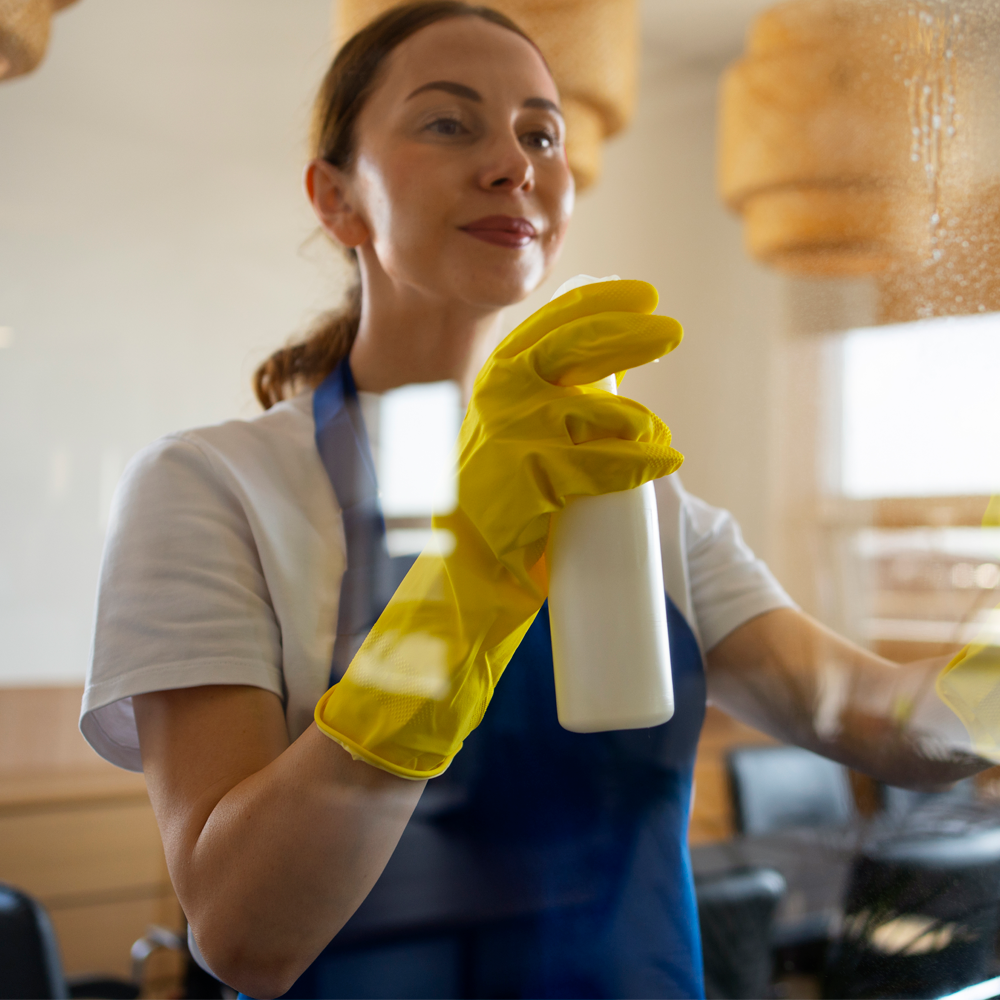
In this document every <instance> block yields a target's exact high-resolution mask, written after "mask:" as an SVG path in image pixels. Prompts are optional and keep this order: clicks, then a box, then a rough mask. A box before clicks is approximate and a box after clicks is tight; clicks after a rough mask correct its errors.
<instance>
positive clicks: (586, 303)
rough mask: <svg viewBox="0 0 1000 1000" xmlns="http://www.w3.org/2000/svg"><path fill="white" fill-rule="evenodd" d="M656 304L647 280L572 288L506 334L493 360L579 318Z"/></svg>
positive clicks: (640, 309)
mask: <svg viewBox="0 0 1000 1000" xmlns="http://www.w3.org/2000/svg"><path fill="white" fill-rule="evenodd" d="M659 301H660V296H659V293H658V292H657V291H656V289H655V288H654V287H653V286H652V285H651V284H649V282H647V281H631V280H619V281H598V282H595V283H594V284H592V285H583V286H582V287H581V288H574V289H572V290H571V291H568V292H566V294H565V295H560V296H559V298H558V299H556V300H555V301H554V302H550V303H548V304H547V305H544V306H542V308H541V309H539V310H537V311H536V312H534V313H532V314H531V315H530V316H529V317H528V318H527V319H526V320H525V321H524V322H523V323H522V324H521V325H520V326H518V327H517V328H516V329H515V330H514V331H513V332H511V333H510V334H508V335H507V337H506V338H505V339H504V340H503V341H502V342H501V344H500V346H499V347H497V349H496V350H495V351H494V352H493V357H495V358H513V357H515V356H516V355H518V354H520V353H521V352H522V351H524V350H527V349H528V348H529V347H531V346H532V345H533V344H535V343H537V342H538V341H539V340H540V339H541V338H542V337H544V336H545V334H547V333H549V332H550V331H551V330H555V329H557V328H558V327H560V326H565V325H566V324H567V323H571V322H572V321H573V320H576V319H580V318H581V317H583V316H593V315H595V314H596V313H604V312H628V313H651V312H652V311H653V310H654V309H655V308H656V305H657V303H658V302H659Z"/></svg>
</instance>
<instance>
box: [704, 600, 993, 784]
mask: <svg viewBox="0 0 1000 1000" xmlns="http://www.w3.org/2000/svg"><path fill="white" fill-rule="evenodd" d="M945 662H946V660H944V659H941V660H926V661H921V662H920V663H912V664H896V663H892V662H891V661H889V660H885V659H883V658H882V657H879V656H876V655H875V654H874V653H870V652H868V651H867V650H864V649H861V648H859V647H858V646H855V645H854V644H853V643H850V642H848V641H847V640H846V639H843V638H841V637H840V636H838V635H836V634H835V633H833V632H831V631H830V630H829V629H827V628H825V627H824V626H822V625H820V624H819V623H818V622H816V621H814V620H813V619H811V618H809V617H808V616H807V615H804V614H802V613H801V612H799V611H796V610H793V609H790V608H782V609H779V610H776V611H771V612H768V613H767V614H764V615H760V616H759V617H757V618H754V619H751V620H750V621H749V622H747V623H745V624H744V625H742V626H741V627H740V628H738V629H736V630H735V631H734V632H732V633H731V634H730V635H729V636H727V637H726V638H725V639H723V640H722V642H720V643H719V644H718V645H717V646H716V647H715V648H714V649H712V650H711V651H710V652H709V654H708V657H707V667H708V671H707V673H708V693H709V699H710V700H711V701H712V703H713V704H716V705H718V706H719V707H720V708H722V709H723V710H725V711H726V712H728V713H729V714H731V715H733V716H735V717H736V718H739V719H741V720H742V721H744V722H747V723H749V724H750V725H752V726H755V727H756V728H757V729H760V730H762V731H763V732H766V733H767V734H768V735H770V736H773V737H775V738H776V739H778V740H781V741H782V742H784V743H792V744H795V745H797V746H802V747H806V748H807V749H810V750H814V751H816V752H817V753H822V754H824V755H825V756H827V757H832V758H833V759H834V760H838V761H840V762H841V763H843V764H846V765H847V766H848V767H852V768H854V769H856V770H859V771H863V772H865V773H867V774H870V775H872V776H873V777H875V778H878V779H879V780H881V781H885V782H887V783H889V784H893V785H901V786H904V787H913V788H934V787H939V786H942V785H947V784H950V783H952V782H954V781H958V780H960V779H962V778H965V777H968V776H969V775H971V774H975V773H976V772H978V771H981V770H983V769H984V768H986V767H989V766H990V763H989V762H988V761H985V760H983V759H982V758H979V757H976V756H974V755H973V754H971V753H968V752H966V751H965V750H963V749H962V746H961V740H959V739H955V740H950V739H948V736H949V733H953V734H954V735H955V736H956V737H957V736H960V735H963V734H964V731H963V730H962V729H961V724H960V723H958V720H957V719H955V718H954V717H953V716H952V715H951V713H950V712H949V711H948V710H947V709H946V708H944V706H938V709H939V719H938V720H934V723H935V724H934V726H931V727H930V729H931V730H933V729H935V728H936V729H937V732H938V736H937V737H935V736H934V733H933V732H931V731H929V729H928V727H926V726H922V724H921V722H922V719H925V718H927V707H928V706H931V707H933V702H934V700H935V699H936V696H935V694H934V681H935V679H936V677H937V675H938V673H939V672H940V671H941V669H942V667H943V666H944V665H945ZM948 727H956V728H951V729H950V730H949V728H948Z"/></svg>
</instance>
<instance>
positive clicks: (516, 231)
mask: <svg viewBox="0 0 1000 1000" xmlns="http://www.w3.org/2000/svg"><path fill="white" fill-rule="evenodd" d="M459 228H460V229H461V230H462V231H463V232H466V233H468V234H469V235H470V236H475V237H476V239H477V240H483V241H485V242H486V243H493V244H494V245H495V246H500V247H510V248H511V249H514V250H517V249H519V248H520V247H526V246H527V245H528V244H529V243H530V242H531V241H532V240H533V239H534V238H535V237H536V236H537V235H538V233H537V232H536V231H535V227H534V226H533V225H532V224H531V223H530V222H529V221H528V220H527V219H515V218H513V217H511V216H509V215H488V216H486V218H484V219H477V220H476V221H475V222H470V223H469V224H468V225H467V226H460V227H459Z"/></svg>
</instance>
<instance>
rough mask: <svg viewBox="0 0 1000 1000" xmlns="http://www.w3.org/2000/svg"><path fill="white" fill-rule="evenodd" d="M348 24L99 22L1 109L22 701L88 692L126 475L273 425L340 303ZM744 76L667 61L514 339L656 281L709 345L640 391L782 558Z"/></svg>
mask: <svg viewBox="0 0 1000 1000" xmlns="http://www.w3.org/2000/svg"><path fill="white" fill-rule="evenodd" d="M279 11H280V14H279ZM328 23H329V4H328V2H327V0H296V2H295V3H287V2H286V3H280V4H279V3H278V2H277V0H212V3H204V2H201V0H145V2H143V3H141V4H139V3H135V2H134V0H86V2H85V3H81V4H79V5H77V6H74V7H72V8H70V9H69V10H67V11H66V12H65V13H63V14H60V15H59V16H58V17H57V19H56V21H55V31H54V36H53V42H52V46H51V48H50V51H49V55H48V57H47V59H46V62H45V64H44V65H43V66H42V68H41V70H40V71H38V72H37V73H35V74H32V75H31V76H29V77H26V78H24V79H22V80H17V81H13V82H10V83H5V84H4V85H3V86H0V143H2V146H0V328H6V329H8V330H10V331H13V332H12V334H9V335H4V336H0V345H3V344H7V346H0V462H2V470H3V471H2V475H0V684H8V685H9V684H41V683H52V682H60V681H75V680H79V679H80V678H81V677H82V676H83V673H84V670H85V666H86V662H87V657H88V647H89V636H90V627H91V614H92V606H93V598H94V588H95V581H96V577H97V570H98V563H99V558H100V550H101V545H102V541H103V529H104V519H105V517H106V512H107V508H108V503H109V500H110V493H111V490H112V489H113V486H114V483H115V481H116V480H117V476H118V474H119V473H120V470H121V467H122V465H123V464H124V462H125V461H126V460H127V459H128V457H129V456H130V455H131V454H133V453H134V452H135V450H136V449H138V448H139V447H141V446H142V445H143V444H145V443H147V442H148V441H150V440H152V439H154V438H156V437H158V436H159V435H161V434H164V433H167V432H169V431H171V430H175V429H178V428H183V427H187V426H192V425H197V424H203V423H207V422H211V421H216V420H220V419H224V418H227V417H230V416H239V415H249V414H250V413H252V412H254V409H255V407H254V404H253V401H252V396H251V392H250V389H249V376H250V374H251V372H252V370H253V368H254V366H255V363H256V362H257V361H258V360H259V359H260V358H262V357H263V356H264V355H265V354H266V353H267V352H268V351H269V350H270V349H272V348H273V347H274V346H275V345H276V344H277V343H279V342H280V341H282V340H283V339H284V338H285V337H287V336H288V335H290V334H292V333H294V332H296V331H298V330H301V329H302V327H303V326H304V325H305V323H306V322H307V321H308V319H309V317H310V316H311V315H313V314H314V312H315V311H316V310H317V309H320V308H323V307H325V306H328V305H329V304H331V303H332V302H333V301H335V299H336V298H337V295H338V292H339V287H340V280H341V277H342V273H343V272H342V269H341V268H340V266H339V264H338V262H337V260H336V258H335V257H334V256H333V255H332V253H331V252H330V251H328V250H326V249H325V248H324V247H323V245H322V243H321V242H319V241H315V242H313V243H311V244H306V241H307V239H308V237H309V236H310V234H311V233H312V232H313V225H312V220H311V215H310V213H309V210H308V207H307V206H306V204H305V202H304V199H303V198H302V196H301V194H300V172H301V165H302V162H303V159H304V136H305V131H306V120H307V112H308V105H309V102H310V99H311V95H312V92H313V89H314V87H315V85H316V83H317V82H318V80H319V77H320V76H321V74H322V71H323V69H324V67H325V64H326V61H327V59H328V56H329V49H328ZM674 56H676V53H675V54H674ZM718 68H719V63H717V62H716V63H712V62H707V63H690V64H687V65H685V64H682V63H678V62H677V61H676V58H674V61H671V62H669V63H668V62H667V61H665V59H664V57H663V56H662V53H661V52H659V50H656V51H651V52H650V53H648V54H647V59H646V63H645V67H644V71H643V72H644V75H643V84H642V98H641V101H640V107H639V112H638V115H637V117H636V120H635V122H634V124H633V125H632V128H631V130H630V131H629V132H628V133H627V134H626V135H624V136H623V137H621V138H619V139H618V140H616V141H615V142H613V143H612V144H610V145H609V147H608V149H607V161H606V169H605V175H604V179H603V180H602V182H601V184H600V185H599V187H598V188H597V189H595V190H594V191H593V192H590V193H587V194H585V195H583V196H582V197H581V199H580V201H579V207H578V214H577V218H576V220H575V222H574V228H573V231H572V234H571V241H570V244H569V246H568V248H567V251H566V254H565V257H564V259H563V261H562V262H561V264H560V267H559V268H558V271H557V273H556V274H555V275H554V276H553V278H552V280H551V281H550V282H548V283H547V285H546V287H545V288H544V289H540V290H539V292H538V293H537V294H536V295H535V296H534V297H533V298H532V301H531V302H529V303H525V304H524V305H523V307H522V308H521V309H519V310H511V311H510V315H509V321H510V323H511V324H513V323H514V322H515V321H516V320H517V318H518V317H519V316H520V315H524V314H525V313H526V311H528V310H529V309H530V308H533V307H534V305H536V304H538V303H540V302H541V301H544V299H546V298H547V297H548V295H549V294H551V291H552V290H554V288H555V287H556V285H557V284H558V283H559V282H561V281H562V280H563V279H564V278H565V277H568V276H569V275H571V274H575V273H578V272H580V271H587V272H589V273H592V274H596V275H601V274H607V273H611V272H615V273H618V274H621V275H623V276H633V277H641V278H645V279H647V280H650V281H652V282H654V283H655V284H656V285H657V287H658V288H659V289H660V292H661V299H662V307H661V308H662V311H664V312H669V313H671V314H673V315H675V316H677V317H678V318H679V319H680V320H681V321H682V322H683V323H684V325H685V328H686V330H687V336H686V339H685V341H684V344H683V345H682V347H681V348H680V349H679V350H678V351H677V352H676V353H675V354H674V355H673V356H671V357H669V358H668V359H666V360H665V361H663V362H662V363H661V364H659V365H651V366H648V367H647V368H646V369H645V370H642V371H638V372H634V373H632V374H631V375H629V376H628V380H627V381H626V383H625V391H627V392H629V393H630V394H632V395H634V396H636V397H637V398H639V399H641V400H643V401H644V402H646V403H648V404H649V405H650V406H652V407H653V408H654V409H655V410H656V411H657V412H659V413H660V414H661V415H662V416H663V417H664V418H665V419H666V420H667V421H668V423H669V424H670V425H671V427H672V428H673V429H674V435H675V443H676V444H677V446H678V448H680V449H681V450H682V451H683V452H684V453H685V454H686V455H687V456H688V457H687V462H686V464H685V467H684V470H683V477H684V480H685V482H686V484H687V485H688V487H689V488H690V489H692V490H693V491H695V492H697V493H699V494H701V495H703V496H704V497H705V498H706V499H708V500H710V501H712V502H714V503H718V504H722V505H725V506H728V507H730V508H731V509H733V510H734V511H735V512H736V513H737V515H738V517H739V518H740V520H741V521H742V523H743V525H744V528H745V529H746V534H747V537H748V539H749V540H750V541H751V544H753V545H755V546H756V547H758V548H759V549H760V550H762V551H763V552H764V553H765V554H766V553H767V552H768V550H769V547H770V546H771V535H772V534H773V530H772V521H773V516H772V514H771V511H772V509H773V508H772V506H771V503H770V501H771V492H773V491H772V490H771V486H770V484H771V482H772V477H771V476H770V473H769V469H770V467H771V465H772V464H773V453H772V448H771V442H770V431H769V421H770V420H772V419H773V406H772V398H771V393H770V387H771V385H772V374H771V373H772V370H773V353H774V352H773V340H774V337H775V336H776V330H777V328H778V326H779V325H780V323H781V322H782V319H781V316H782V312H781V310H782V305H781V302H782V300H781V285H780V283H779V281H778V280H777V279H775V278H774V277H773V276H771V275H768V274H766V273H764V272H762V271H760V270H759V269H757V268H756V267H755V266H753V265H752V264H750V263H749V262H748V261H747V259H746V258H745V256H744V254H743V252H742V249H741V246H740V231H739V224H738V222H737V221H736V220H733V219H731V218H729V217H728V216H727V215H726V213H725V212H724V211H723V209H722V208H721V207H720V206H719V204H718V202H717V200H716V197H715V193H714V178H713V174H714V164H713V135H714V100H715V97H714V87H715V79H716V75H717V70H718ZM304 244H305V245H304Z"/></svg>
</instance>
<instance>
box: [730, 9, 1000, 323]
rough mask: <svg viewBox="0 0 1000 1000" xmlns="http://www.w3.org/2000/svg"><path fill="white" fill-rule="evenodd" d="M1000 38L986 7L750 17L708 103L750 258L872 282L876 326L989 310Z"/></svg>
mask: <svg viewBox="0 0 1000 1000" xmlns="http://www.w3.org/2000/svg"><path fill="white" fill-rule="evenodd" d="M998 43H1000V6H998V5H996V4H994V3H991V2H982V0H791V2H788V3H782V4H779V5H778V6H775V7H772V8H771V9H769V10H767V11H765V12H764V13H763V14H761V15H760V16H759V17H758V18H757V20H756V21H755V22H754V24H753V26H752V28H751V30H750V33H749V35H748V41H747V47H746V54H745V55H744V56H743V58H741V59H739V60H738V61H737V62H735V63H734V64H732V65H731V66H730V67H729V68H728V70H727V71H726V73H725V75H724V76H723V79H722V84H721V88H720V105H719V143H718V149H719V161H718V180H719V189H720V194H721V196H722V198H723V200H724V201H725V202H726V204H727V205H728V206H729V207H730V208H732V209H733V210H735V211H736V212H738V213H739V214H740V215H742V217H743V221H744V235H745V241H746V246H747V250H748V252H749V253H750V255H751V256H752V257H754V258H755V259H757V260H759V261H762V262H763V263H766V264H769V265H771V266H773V267H775V268H777V269H778V270H782V271H785V272H787V273H791V274H812V275H864V274H874V275H878V276H879V281H880V283H881V286H882V290H883V295H882V300H883V314H884V318H887V319H907V318H915V317H917V316H920V315H937V314H942V313H948V312H970V311H971V312H976V311H993V310H994V309H998V308H1000V279H998V276H997V265H996V263H995V261H996V260H997V252H998V250H1000V156H998V155H997V151H998V149H1000V117H998V114H1000V59H998V58H997V56H996V52H997V51H998V49H997V44H998ZM990 248H992V250H991V249H990Z"/></svg>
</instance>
